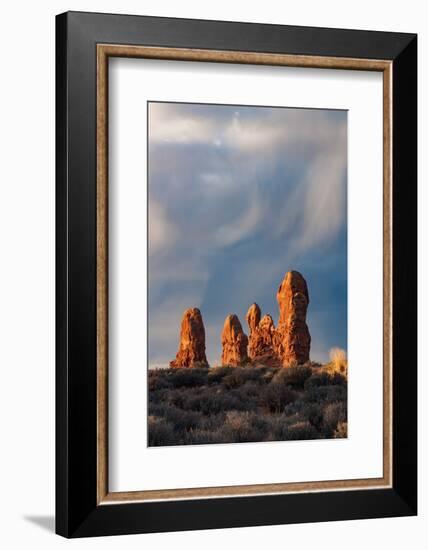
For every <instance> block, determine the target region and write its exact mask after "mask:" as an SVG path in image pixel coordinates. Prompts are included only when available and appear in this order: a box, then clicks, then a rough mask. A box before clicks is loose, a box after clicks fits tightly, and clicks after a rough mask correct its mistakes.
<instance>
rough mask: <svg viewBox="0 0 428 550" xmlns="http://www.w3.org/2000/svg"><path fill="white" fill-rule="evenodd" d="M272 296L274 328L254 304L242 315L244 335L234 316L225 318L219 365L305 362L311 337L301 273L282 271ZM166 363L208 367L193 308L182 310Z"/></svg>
mask: <svg viewBox="0 0 428 550" xmlns="http://www.w3.org/2000/svg"><path fill="white" fill-rule="evenodd" d="M276 298H277V300H278V306H279V321H278V326H277V327H276V328H275V325H274V322H273V319H272V317H271V316H270V315H264V316H263V317H261V311H260V308H259V306H258V305H257V304H253V305H252V306H251V307H250V308H249V310H248V312H247V315H246V320H247V323H248V326H249V329H250V332H249V337H248V338H247V336H246V335H245V333H244V331H243V330H242V326H241V323H240V321H239V319H238V317H237V316H236V315H228V316H227V317H226V320H225V322H224V326H223V333H222V337H221V343H222V346H223V353H222V364H223V365H242V364H243V363H245V362H246V361H247V360H248V359H250V360H251V362H252V363H253V364H262V365H267V366H275V367H278V366H284V367H289V366H291V365H294V364H298V365H301V364H304V363H306V362H307V361H309V350H310V346H311V336H310V334H309V330H308V326H307V324H306V312H307V309H308V304H309V294H308V287H307V284H306V281H305V279H304V278H303V276H302V275H301V274H300V273H298V272H297V271H289V272H288V273H286V274H285V277H284V279H283V281H282V283H281V284H280V286H279V289H278V292H277V295H276ZM170 366H171V367H198V366H204V367H207V366H208V362H207V358H206V355H205V329H204V323H203V321H202V316H201V312H200V311H199V309H197V308H191V309H187V310H186V311H185V312H184V315H183V319H182V321H181V334H180V344H179V348H178V352H177V355H176V358H175V360H174V361H171V362H170Z"/></svg>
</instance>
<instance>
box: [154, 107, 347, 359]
mask: <svg viewBox="0 0 428 550" xmlns="http://www.w3.org/2000/svg"><path fill="white" fill-rule="evenodd" d="M148 115H149V116H148V136H149V140H148V230H149V247H148V248H149V282H148V285H149V288H148V304H149V305H148V326H149V330H148V333H149V341H148V354H149V367H150V368H154V367H164V366H167V365H168V363H169V361H170V360H172V359H174V357H175V354H176V352H177V348H178V341H179V333H180V322H181V317H182V315H183V312H184V311H185V310H186V309H187V308H189V307H198V308H199V309H200V310H201V313H202V317H203V320H204V325H205V332H206V348H207V358H208V362H209V363H210V365H211V366H215V365H216V364H219V363H220V357H221V332H222V328H223V323H224V319H225V318H226V316H227V315H228V314H230V313H235V314H237V315H238V317H239V319H240V321H241V324H242V326H243V329H244V332H246V333H247V334H248V326H247V324H246V322H245V314H246V312H247V310H248V308H249V306H250V305H251V304H252V303H253V302H257V303H258V304H259V306H260V308H261V310H262V315H263V314H265V313H269V314H271V315H272V317H273V319H274V321H275V323H276V322H277V321H278V313H279V312H278V305H277V302H276V292H277V289H278V286H279V284H280V283H281V281H282V279H283V277H284V275H285V273H286V272H287V271H290V270H297V271H300V272H301V273H302V275H303V276H304V277H305V279H306V281H307V284H308V289H309V299H310V303H309V307H308V315H307V324H308V327H309V331H310V334H311V338H312V344H311V354H310V355H311V359H312V360H314V361H321V362H325V361H327V360H328V356H329V350H330V349H331V348H332V347H340V348H343V349H345V350H346V349H347V112H346V111H336V110H321V109H318V110H312V109H295V108H284V107H250V106H237V105H204V104H183V103H158V102H149V104H148Z"/></svg>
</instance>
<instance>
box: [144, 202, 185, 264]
mask: <svg viewBox="0 0 428 550" xmlns="http://www.w3.org/2000/svg"><path fill="white" fill-rule="evenodd" d="M178 237H179V234H178V228H177V227H175V226H174V224H173V223H172V222H171V221H170V220H169V219H168V214H167V212H166V210H165V208H164V207H163V206H162V205H161V204H159V202H157V201H156V200H155V199H151V200H150V216H149V255H151V256H152V255H155V254H157V253H164V254H165V253H166V251H167V250H168V249H169V247H171V246H173V245H174V243H175V241H176V239H177V238H178Z"/></svg>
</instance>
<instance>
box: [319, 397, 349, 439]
mask: <svg viewBox="0 0 428 550" xmlns="http://www.w3.org/2000/svg"><path fill="white" fill-rule="evenodd" d="M346 420H347V411H346V406H345V404H344V403H342V402H339V403H328V404H327V405H326V406H325V408H324V425H325V428H326V430H327V431H328V433H329V434H330V437H331V436H332V435H333V434H334V432H335V431H336V429H337V426H338V425H339V424H342V423H346Z"/></svg>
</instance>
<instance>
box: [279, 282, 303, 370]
mask: <svg viewBox="0 0 428 550" xmlns="http://www.w3.org/2000/svg"><path fill="white" fill-rule="evenodd" d="M276 298H277V300H278V306H279V321H278V328H277V332H278V339H277V346H276V349H277V353H278V355H279V356H280V357H281V360H282V363H283V365H284V366H288V365H290V364H293V363H297V364H302V363H306V362H307V361H309V350H310V346H311V337H310V334H309V329H308V326H307V324H306V312H307V309H308V304H309V294H308V287H307V284H306V281H305V279H304V278H303V276H302V275H301V274H300V273H299V272H298V271H289V272H288V273H287V274H286V275H285V277H284V279H283V281H282V283H281V284H280V286H279V289H278V292H277V295H276Z"/></svg>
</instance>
